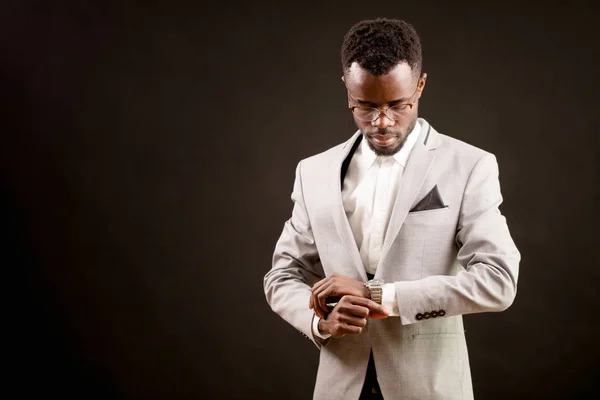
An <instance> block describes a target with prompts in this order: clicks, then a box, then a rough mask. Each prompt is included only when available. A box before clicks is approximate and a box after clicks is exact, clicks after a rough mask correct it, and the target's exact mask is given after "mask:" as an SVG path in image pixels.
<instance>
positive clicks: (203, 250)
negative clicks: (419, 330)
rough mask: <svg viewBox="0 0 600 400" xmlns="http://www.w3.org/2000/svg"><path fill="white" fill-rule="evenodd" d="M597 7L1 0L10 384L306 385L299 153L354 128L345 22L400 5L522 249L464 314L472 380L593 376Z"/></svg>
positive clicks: (524, 392)
mask: <svg viewBox="0 0 600 400" xmlns="http://www.w3.org/2000/svg"><path fill="white" fill-rule="evenodd" d="M446 3H452V5H445V4H446ZM590 4H591V2H590V3H589V4H585V3H576V2H564V3H563V4H562V5H561V6H560V7H559V6H552V5H548V4H545V5H544V6H543V7H541V6H537V5H528V6H525V5H523V4H519V3H516V2H515V3H507V2H502V5H501V6H494V7H492V6H485V7H484V6H476V5H472V4H471V5H466V4H465V5H459V4H457V3H456V2H441V1H440V2H437V4H433V3H430V2H427V3H424V2H416V1H412V2H402V1H393V2H375V3H374V2H367V1H364V2H360V3H359V2H347V1H346V2H321V3H316V4H314V5H298V4H297V5H281V4H279V3H277V2H273V3H270V4H261V5H252V6H250V5H246V6H241V5H236V4H231V3H225V2H215V3H214V4H210V3H207V4H202V5H201V4H200V3H199V2H189V3H184V2H174V1H169V2H167V1H165V2H162V3H158V2H133V1H120V2H118V1H114V2H100V1H16V0H15V1H12V0H11V1H3V2H2V8H1V9H0V44H1V47H0V50H1V55H2V56H1V63H0V65H1V76H0V92H1V99H2V100H1V101H2V103H1V106H2V111H1V112H2V119H1V124H2V125H0V129H1V132H2V144H1V150H0V157H1V159H0V161H1V164H0V166H1V169H0V173H1V175H0V178H1V181H0V183H1V186H0V190H1V197H0V199H1V203H0V204H1V209H0V211H1V217H2V218H1V221H2V222H1V224H0V226H1V229H2V233H3V238H4V239H3V240H2V249H1V250H2V260H3V261H2V267H3V271H5V275H4V277H3V279H2V282H3V285H4V290H3V291H2V292H3V293H4V294H5V296H3V297H5V300H4V302H3V305H4V307H3V310H4V318H3V321H4V323H3V331H4V334H5V335H7V336H5V338H6V339H5V340H4V341H3V343H4V349H3V356H2V359H3V361H4V367H5V368H4V370H5V371H10V372H8V373H6V372H5V377H4V378H5V380H6V381H7V382H8V383H7V384H5V385H3V387H4V390H6V391H7V392H9V391H12V390H16V391H17V393H19V394H20V395H19V397H24V396H25V395H32V394H44V393H45V394H48V395H49V394H59V395H62V396H65V397H77V398H86V399H90V398H107V399H108V398H125V399H138V398H155V399H174V398H215V399H251V398H252V399H253V398H260V399H271V398H273V399H276V398H279V399H307V398H310V396H311V394H312V388H313V383H314V379H315V373H316V368H317V359H318V351H317V350H316V349H315V348H313V346H312V344H311V343H309V342H308V341H306V340H305V339H303V338H302V336H301V335H299V334H298V333H296V331H295V330H294V329H293V328H291V327H290V326H289V325H287V324H286V323H285V322H284V321H283V320H281V319H280V318H279V317H278V316H276V315H275V314H274V313H272V312H271V310H270V308H269V307H268V305H267V304H266V301H265V299H264V294H263V289H262V277H263V276H264V274H265V273H266V272H267V270H268V269H269V268H270V262H271V255H272V251H273V247H274V244H275V241H276V240H277V238H278V236H279V234H280V232H281V228H282V225H283V222H284V221H285V220H286V219H287V218H288V217H289V215H290V212H291V207H292V203H291V201H290V198H289V196H290V193H291V189H292V183H293V178H294V167H295V166H296V163H297V162H298V161H299V160H300V159H302V158H304V157H307V156H309V155H312V154H315V153H316V152H320V151H323V150H325V149H327V148H329V147H331V146H333V145H335V144H337V143H340V142H342V141H344V140H346V139H347V138H348V137H349V136H350V135H351V134H352V133H353V132H354V129H355V128H354V125H353V122H352V119H351V116H350V114H349V113H348V111H347V109H346V108H345V101H346V98H345V91H344V87H343V85H342V82H341V80H340V75H341V70H340V62H339V48H340V45H341V41H342V37H343V35H344V33H345V32H346V30H347V29H348V28H349V27H350V26H351V25H352V24H354V23H355V22H357V21H359V20H360V19H364V18H372V17H377V16H387V17H395V18H404V19H407V20H408V21H410V22H412V23H413V24H414V25H415V27H416V28H417V30H418V31H419V33H420V35H421V38H422V42H423V48H424V60H425V61H424V68H425V71H426V72H427V73H428V74H429V79H428V84H427V87H426V90H425V94H424V96H423V98H422V101H421V110H422V111H421V116H423V117H425V118H426V119H428V121H429V122H430V123H432V124H433V126H434V127H436V129H438V130H439V131H441V132H442V133H446V134H449V135H451V136H454V137H456V138H458V139H462V140H464V141H467V142H469V143H471V144H473V145H475V146H478V147H481V148H483V149H485V150H488V151H490V152H493V153H494V154H496V156H497V157H498V161H499V165H500V179H501V184H502V190H503V195H504V198H505V203H504V204H503V206H502V211H503V213H504V214H505V215H506V217H507V218H508V223H509V226H510V229H511V232H512V234H513V237H514V239H515V241H516V243H517V245H518V247H519V249H520V250H521V252H522V255H523V260H522V264H521V275H520V281H519V293H518V295H517V299H516V301H515V303H514V304H513V306H512V307H511V308H510V309H509V310H507V311H506V312H504V313H500V314H480V315H472V316H467V317H466V318H465V321H466V326H467V335H468V341H469V346H470V347H469V349H470V359H471V367H472V371H473V379H474V388H475V394H476V397H477V398H479V399H508V398H511V399H534V398H536V399H537V398H540V399H542V398H543V399H559V398H561V399H562V398H573V399H582V398H592V397H595V395H597V394H598V390H599V389H598V384H597V379H598V378H599V371H598V358H599V354H600V350H599V345H598V338H599V337H600V329H599V323H598V310H599V305H600V304H599V302H598V291H597V285H598V282H599V280H600V279H599V278H600V276H599V275H600V273H599V268H598V252H597V251H595V250H596V247H595V246H594V245H595V244H596V243H597V240H596V239H597V237H598V235H597V229H598V224H597V213H596V209H597V204H598V191H597V185H598V182H597V175H596V168H597V167H596V164H597V157H596V156H597V139H596V134H597V132H598V127H599V124H598V102H597V97H598V85H597V72H598V71H597V70H598V67H597V65H598V64H597V59H598V39H599V37H598V29H597V26H598V18H597V17H598V14H597V12H596V10H595V9H593V7H592V6H591V5H590Z"/></svg>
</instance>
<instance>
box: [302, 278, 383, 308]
mask: <svg viewBox="0 0 600 400" xmlns="http://www.w3.org/2000/svg"><path fill="white" fill-rule="evenodd" d="M345 295H351V296H357V297H364V298H366V299H370V298H371V294H370V292H369V289H367V288H366V287H365V286H364V282H361V281H357V280H355V279H352V278H348V277H347V276H343V275H338V274H332V275H330V276H328V277H327V278H325V279H322V280H320V281H319V282H317V283H315V284H314V286H313V288H312V295H311V296H310V301H309V303H308V308H311V309H313V310H314V312H315V314H316V315H317V316H318V317H319V318H325V316H326V315H327V314H329V313H330V312H331V307H329V306H327V303H334V302H337V301H339V299H340V298H342V296H345Z"/></svg>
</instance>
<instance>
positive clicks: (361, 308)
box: [319, 295, 390, 339]
mask: <svg viewBox="0 0 600 400" xmlns="http://www.w3.org/2000/svg"><path fill="white" fill-rule="evenodd" d="M389 314H390V312H389V310H387V309H386V308H385V307H383V306H382V305H381V304H377V303H375V302H374V301H373V300H369V299H365V298H363V297H357V296H351V295H346V296H343V297H342V298H341V299H340V301H339V302H338V303H337V305H336V306H335V307H334V308H333V310H332V311H331V313H329V315H327V317H326V319H323V318H322V319H320V320H319V331H320V332H321V333H326V334H330V335H331V336H333V337H334V338H338V339H339V338H341V337H344V336H346V335H348V334H358V333H360V332H362V328H364V327H365V325H367V318H373V319H383V318H387V317H388V316H389Z"/></svg>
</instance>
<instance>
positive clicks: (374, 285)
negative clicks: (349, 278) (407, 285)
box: [365, 279, 385, 304]
mask: <svg viewBox="0 0 600 400" xmlns="http://www.w3.org/2000/svg"><path fill="white" fill-rule="evenodd" d="M384 283H385V281H384V280H383V279H371V280H370V281H367V282H365V287H366V288H367V289H369V292H370V293H371V300H373V301H374V302H375V303H377V304H381V297H382V295H383V284H384Z"/></svg>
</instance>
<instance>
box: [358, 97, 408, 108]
mask: <svg viewBox="0 0 600 400" xmlns="http://www.w3.org/2000/svg"><path fill="white" fill-rule="evenodd" d="M409 97H410V96H409ZM409 97H401V98H399V99H398V100H392V101H388V102H386V103H385V104H393V103H401V102H403V101H406V100H408V98H409ZM354 100H355V101H356V102H357V103H360V104H368V105H371V106H376V105H377V104H375V103H373V102H372V101H366V100H360V99H354Z"/></svg>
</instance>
